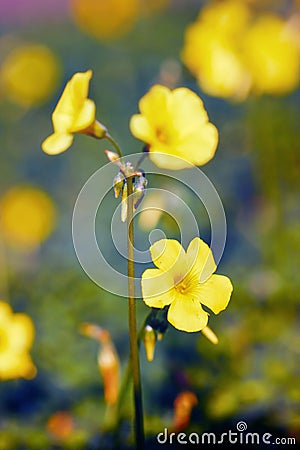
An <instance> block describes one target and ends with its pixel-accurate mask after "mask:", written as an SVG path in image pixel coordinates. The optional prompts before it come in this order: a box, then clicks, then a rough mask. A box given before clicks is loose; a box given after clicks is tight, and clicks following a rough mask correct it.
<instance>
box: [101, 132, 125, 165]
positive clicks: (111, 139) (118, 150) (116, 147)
mask: <svg viewBox="0 0 300 450" xmlns="http://www.w3.org/2000/svg"><path fill="white" fill-rule="evenodd" d="M105 139H107V140H108V141H109V142H110V143H111V144H112V145H113V146H114V148H115V150H116V152H117V153H118V155H119V157H120V159H121V160H122V157H123V156H122V152H121V149H120V147H119V145H118V143H117V142H116V141H115V140H114V138H113V137H112V136H111V135H110V134H109V133H106V135H105Z"/></svg>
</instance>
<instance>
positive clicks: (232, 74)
mask: <svg viewBox="0 0 300 450" xmlns="http://www.w3.org/2000/svg"><path fill="white" fill-rule="evenodd" d="M181 57H182V61H183V63H184V64H185V65H186V66H187V68H188V69H189V70H190V71H191V73H192V74H193V75H194V76H195V78H196V79H197V82H198V84H199V86H200V87H201V89H202V90H203V91H204V92H206V93H208V94H210V95H213V96H217V97H224V98H232V99H235V100H244V99H245V98H246V97H247V96H248V95H249V93H250V92H251V91H253V92H255V93H258V94H262V93H267V94H285V93H287V92H290V91H291V90H293V89H295V88H296V87H297V85H298V83H299V72H300V52H299V32H298V31H297V30H296V27H293V26H292V25H291V24H290V23H289V22H288V21H284V20H283V19H281V18H280V17H278V16H275V15H264V16H260V15H258V16H254V15H252V14H251V10H250V8H249V6H248V5H247V2H240V1H237V0H225V1H222V2H214V3H212V4H211V5H209V6H207V7H204V8H203V9H202V10H201V11H200V14H199V17H198V19H197V20H196V22H194V23H192V24H191V25H189V26H188V28H187V30H186V32H185V39H184V47H183V50H182V55H181Z"/></svg>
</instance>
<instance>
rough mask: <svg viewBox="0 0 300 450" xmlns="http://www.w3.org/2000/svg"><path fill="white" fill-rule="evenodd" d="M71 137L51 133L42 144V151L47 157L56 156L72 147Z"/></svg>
mask: <svg viewBox="0 0 300 450" xmlns="http://www.w3.org/2000/svg"><path fill="white" fill-rule="evenodd" d="M73 139H74V138H73V135H72V134H67V133H53V134H51V135H50V136H48V137H47V138H46V139H45V140H44V142H43V143H42V149H43V151H44V152H45V153H48V155H58V154H59V153H62V152H64V151H66V150H68V148H69V147H70V146H71V145H72V142H73Z"/></svg>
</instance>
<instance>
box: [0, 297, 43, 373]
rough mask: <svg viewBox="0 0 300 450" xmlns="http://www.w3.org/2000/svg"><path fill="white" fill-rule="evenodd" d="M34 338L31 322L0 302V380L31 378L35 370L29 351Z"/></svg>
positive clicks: (25, 316)
mask: <svg viewBox="0 0 300 450" xmlns="http://www.w3.org/2000/svg"><path fill="white" fill-rule="evenodd" d="M33 338H34V327H33V323H32V320H31V319H30V317H28V316H27V315H26V314H21V313H17V314H14V313H13V311H12V309H11V307H10V306H9V305H8V304H7V303H5V302H3V301H0V379H1V380H10V379H14V378H20V377H23V378H33V377H34V376H35V374H36V368H35V366H34V364H33V363H32V360H31V358H30V355H29V353H28V352H29V350H30V348H31V346H32V342H33Z"/></svg>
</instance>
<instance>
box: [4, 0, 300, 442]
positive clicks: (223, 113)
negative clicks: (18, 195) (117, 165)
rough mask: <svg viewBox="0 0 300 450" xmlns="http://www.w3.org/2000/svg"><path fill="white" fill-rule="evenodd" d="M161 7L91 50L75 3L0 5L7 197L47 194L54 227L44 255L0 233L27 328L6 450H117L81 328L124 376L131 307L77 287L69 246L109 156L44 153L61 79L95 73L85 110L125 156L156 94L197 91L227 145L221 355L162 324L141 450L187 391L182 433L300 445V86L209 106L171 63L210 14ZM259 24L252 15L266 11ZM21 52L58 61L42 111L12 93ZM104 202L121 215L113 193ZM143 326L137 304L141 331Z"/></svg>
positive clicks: (220, 154)
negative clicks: (53, 423)
mask: <svg viewBox="0 0 300 450" xmlns="http://www.w3.org/2000/svg"><path fill="white" fill-rule="evenodd" d="M39 3H40V4H39ZM71 3H72V2H71ZM73 3H74V4H76V3H79V2H78V1H77V2H73ZM116 3H118V2H116ZM119 3H120V4H121V3H122V2H119ZM155 3H156V5H155ZM159 3H161V4H159ZM164 3H165V4H164ZM167 3H168V2H147V1H146V0H145V1H144V2H143V7H140V10H139V13H138V14H137V15H136V16H134V19H132V17H131V19H126V21H127V22H126V26H125V28H124V30H123V29H122V27H121V25H120V24H117V26H116V29H117V30H119V31H120V33H119V35H115V34H116V33H115V31H112V32H111V34H109V35H106V36H98V37H96V36H93V35H91V34H89V33H87V32H86V30H85V29H84V27H81V28H80V27H78V25H77V22H78V21H77V22H76V21H75V20H74V5H73V10H72V8H71V6H72V5H71V6H70V2H67V1H64V2H63V1H60V2H53V1H50V0H49V1H44V2H35V1H33V0H27V1H25V2H18V1H16V0H15V1H5V0H1V4H0V8H1V14H0V26H1V35H0V58H1V60H0V63H1V68H0V70H1V71H2V75H1V77H2V78H1V87H0V158H1V160H0V167H1V177H0V192H1V196H5V194H6V193H7V192H8V191H9V190H10V189H12V188H14V187H16V186H21V187H22V186H28V185H30V186H33V187H35V188H36V189H38V190H42V191H44V192H46V193H47V195H48V196H49V197H50V198H51V199H52V202H53V205H54V208H55V210H56V220H55V221H54V219H51V220H53V224H52V225H51V226H50V229H49V233H48V235H47V236H44V237H41V239H40V241H41V242H37V243H35V244H32V245H29V246H26V243H25V245H23V246H22V245H18V242H17V241H15V242H11V241H10V240H9V239H6V238H5V233H4V234H3V235H2V239H1V258H0V261H1V276H0V282H1V285H0V297H1V299H2V300H3V301H6V302H8V303H10V304H11V306H12V308H13V310H14V311H15V312H25V313H26V314H28V315H29V316H30V317H31V318H32V320H33V323H34V326H35V331H36V334H35V339H34V344H33V347H32V350H31V352H30V354H31V356H32V360H33V362H34V364H35V366H36V368H37V374H36V376H35V378H33V379H31V380H24V379H16V380H3V381H2V382H1V384H0V399H1V400H0V450H11V449H43V450H46V449H50V448H74V449H97V448H101V449H102V448H103V449H104V448H105V449H109V448H114V445H115V443H114V442H115V441H114V436H113V433H112V432H111V431H109V430H108V429H107V414H108V413H107V411H106V405H105V402H104V399H103V382H102V380H101V377H100V374H99V371H98V368H97V360H96V357H97V351H98V344H97V343H96V342H94V341H92V340H89V339H87V338H86V337H84V336H82V335H81V334H80V332H79V327H80V325H81V323H82V322H85V321H87V322H93V323H97V324H98V325H100V326H102V327H104V328H105V329H107V330H108V331H109V332H110V334H111V337H112V339H113V342H114V343H115V346H116V348H117V350H118V353H119V356H120V360H121V365H122V372H123V371H124V368H125V366H126V361H127V357H128V353H129V343H128V326H127V319H126V316H127V305H126V301H125V300H124V299H123V298H119V297H115V296H113V295H112V294H110V293H108V292H105V291H104V290H102V289H101V288H100V287H98V286H97V285H95V284H94V283H93V282H92V281H91V280H90V279H89V278H88V277H87V276H86V275H85V273H84V272H83V270H82V269H81V267H80V265H79V263H78V260H77V258H76V255H75V252H74V249H73V244H72V236H71V220H72V212H73V207H74V204H75V201H76V198H77V196H78V194H79V192H80V189H81V188H82V186H83V184H84V183H85V182H86V180H87V179H88V178H89V177H90V176H91V175H92V174H93V173H94V171H95V170H96V169H98V168H99V167H101V166H102V165H103V164H105V163H106V162H107V159H106V157H105V154H104V151H103V150H104V149H105V148H108V147H109V145H108V144H107V143H104V142H101V141H100V142H98V141H96V140H92V139H87V138H86V137H85V136H81V135H77V136H76V139H75V142H74V144H73V146H72V148H71V149H70V150H69V151H67V152H66V153H63V154H61V155H59V156H56V157H51V156H48V155H46V154H44V153H43V152H42V150H41V148H40V145H41V142H42V140H43V139H44V138H45V137H46V136H47V135H49V134H50V133H51V112H52V111H53V109H54V107H55V104H56V102H57V99H58V98H59V96H60V94H61V92H62V89H63V86H64V85H65V83H66V81H67V80H69V79H70V78H71V76H72V75H73V74H74V73H75V72H77V71H85V70H87V69H89V68H91V69H92V70H93V78H92V82H91V87H90V95H89V97H90V98H93V99H94V100H95V102H96V105H97V118H98V119H100V120H101V122H103V123H104V124H105V125H106V126H107V127H108V128H109V130H110V132H111V134H112V135H113V136H114V137H115V139H116V140H117V141H118V142H119V144H120V145H121V147H122V149H123V150H124V152H125V153H127V154H130V153H132V152H140V151H141V150H142V143H140V142H138V141H136V140H135V139H134V138H133V137H132V136H131V135H130V132H129V128H128V122H129V118H130V116H131V115H132V114H133V113H135V112H137V103H138V100H139V99H140V97H141V96H142V95H144V93H145V92H146V91H147V90H148V89H149V88H150V87H151V85H153V84H154V83H162V84H169V85H170V87H175V86H186V87H189V88H191V89H193V90H195V91H196V92H197V93H198V94H199V95H200V96H201V98H202V99H203V101H204V104H205V107H206V109H207V111H208V114H209V117H210V120H211V121H212V122H213V123H214V124H215V125H216V126H217V127H218V129H219V133H220V142H219V147H218V151H217V153H216V156H215V158H214V159H213V160H212V161H211V162H210V163H209V164H207V165H206V166H204V167H203V168H202V170H203V171H204V173H205V174H206V175H207V176H208V177H209V178H210V180H211V181H212V182H213V183H214V185H215V187H216V189H217V191H218V192H219V194H220V197H221V199H222V202H223V205H224V209H225V211H226V217H227V223H228V237H227V244H226V248H225V253H224V256H223V259H222V261H221V263H220V266H219V268H218V272H219V273H223V274H225V275H227V276H229V277H230V278H231V280H232V282H233V285H234V292H233V296H232V300H231V302H230V304H229V306H228V308H227V310H226V311H225V312H224V313H222V314H221V315H219V316H217V317H215V316H211V317H210V323H209V325H210V326H211V328H212V329H213V330H214V331H215V333H216V334H217V335H218V337H219V340H220V342H219V344H218V345H216V346H213V345H212V344H211V343H210V342H209V341H208V340H206V339H205V337H204V336H203V335H202V334H201V333H190V334H189V333H184V332H179V331H177V330H175V329H174V328H172V327H171V326H170V327H169V329H168V331H167V333H166V335H165V337H164V339H163V341H162V342H159V343H158V344H157V346H156V352H155V359H154V361H153V362H152V363H149V362H148V361H147V360H146V358H145V355H144V349H143V348H141V366H142V369H141V370H142V381H143V396H144V409H145V428H146V435H147V445H148V447H147V448H149V449H150V448H156V445H158V444H156V439H155V436H156V435H157V433H159V432H161V431H163V429H164V428H165V427H168V428H171V427H172V423H173V418H174V400H175V398H176V397H177V396H178V394H180V392H182V391H185V390H189V391H192V392H193V393H194V394H196V396H197V398H198V404H197V406H195V408H194V409H193V411H192V415H191V419H190V423H189V425H188V428H187V432H188V431H189V432H191V431H196V432H198V433H202V432H204V431H214V432H220V433H221V432H226V431H227V430H228V429H229V428H231V429H233V430H235V429H236V428H235V427H236V423H237V422H238V421H239V420H243V421H245V422H246V423H247V424H248V430H249V431H253V432H261V433H264V432H269V433H272V434H273V436H284V437H288V436H296V435H297V432H299V429H300V415H299V395H300V394H299V388H298V386H299V378H298V377H299V364H298V362H299V348H300V338H299V325H298V324H297V310H298V308H299V307H298V304H299V292H300V277H299V273H298V272H299V266H300V265H299V263H300V261H299V259H300V256H299V255H300V226H299V225H300V224H299V218H300V209H299V193H300V192H299V190H300V189H299V187H300V186H299V169H300V156H299V155H300V148H299V142H300V140H299V133H300V130H299V89H297V90H293V91H292V92H290V93H288V94H286V95H282V96H271V95H261V96H257V95H256V96H255V95H250V96H249V97H248V98H247V99H246V100H245V101H243V102H240V103H236V102H232V101H230V100H225V99H220V98H217V97H212V96H209V95H207V94H206V93H205V92H203V91H201V90H200V88H199V86H198V85H197V83H196V81H195V79H194V77H193V76H192V75H191V74H190V73H189V71H188V70H187V69H186V68H185V67H183V66H182V63H181V61H180V53H181V50H182V46H183V40H184V32H185V29H186V27H187V26H188V24H190V23H191V22H193V21H194V20H195V18H196V16H197V14H198V11H199V9H200V8H201V7H202V6H203V5H204V4H207V3H210V2H201V1H196V0H194V1H192V0H189V1H179V0H177V1H175V0H174V1H171V2H170V3H168V4H167ZM249 3H253V2H249ZM254 3H255V2H254ZM120 4H119V7H120ZM153 5H154V6H153ZM264 7H265V8H266V9H268V11H271V10H273V11H276V13H277V12H278V11H279V12H280V13H282V14H285V13H286V12H287V11H288V12H290V11H294V13H295V14H299V11H298V12H297V10H296V7H297V2H276V1H275V2H265V4H264ZM70 8H71V12H70ZM116 11H118V8H117V9H116ZM254 11H255V13H256V14H259V13H260V11H259V8H258V10H254ZM116 14H117V13H116ZM95 20H96V19H95ZM120 20H121V19H120ZM99 26H100V25H99ZM88 28H89V26H88ZM27 44H28V45H36V44H37V45H42V46H43V47H46V48H47V49H48V50H49V51H50V52H51V55H52V58H54V59H53V60H51V61H48V62H47V64H48V66H47V67H46V70H45V71H44V72H45V73H44V74H43V69H42V71H41V75H40V77H38V78H37V79H36V81H35V82H36V91H38V92H39V89H40V90H41V92H40V97H39V98H37V99H35V98H34V99H32V95H33V97H34V94H30V93H29V94H28V93H26V92H25V94H24V95H23V97H22V92H21V93H20V92H19V93H18V91H14V87H11V86H10V84H9V83H8V82H7V75H5V71H4V69H3V68H5V65H6V66H7V64H8V63H7V60H8V57H9V55H11V54H12V52H13V51H15V49H17V48H19V47H20V46H24V45H27ZM50 59H51V58H50ZM39 60H42V57H40V59H39ZM10 64H12V63H10ZM28 64H29V65H28V67H27V69H26V70H27V71H28V73H29V74H30V71H31V70H32V67H31V65H30V63H28ZM33 67H34V66H33ZM5 70H6V69H5ZM51 71H52V72H51ZM25 73H26V71H25ZM3 74H4V75H3ZM13 76H14V75H13V74H12V75H11V74H9V79H11V77H13ZM5 77H6V78H5ZM20 77H21V75H20ZM47 77H49V80H48V84H47ZM20 80H22V77H21V78H20ZM45 80H46V81H45ZM43 82H45V83H46V87H45V94H44V93H43V92H42V88H41V86H43ZM25 84H26V79H25V81H24V85H25ZM20 85H23V81H20ZM33 92H35V90H34V91H33ZM26 95H27V97H26ZM22 98H23V101H20V99H22ZM18 99H19V100H18ZM159 182H160V179H159V177H157V178H156V179H155V177H152V178H151V180H150V187H159V186H158V184H159ZM168 186H169V185H168ZM176 189H177V191H176V192H178V189H179V193H180V187H178V186H177V187H176ZM181 195H182V196H183V197H184V200H185V201H186V202H187V203H188V204H190V206H191V208H192V210H193V212H194V214H195V216H196V217H197V219H198V220H199V223H201V229H202V230H203V236H204V238H205V239H207V240H209V238H210V235H209V226H208V223H207V221H206V219H205V218H204V217H202V215H201V205H199V210H198V209H197V205H195V204H194V203H193V202H194V199H193V197H192V194H191V193H189V192H187V191H182V192H181ZM110 201H111V203H112V204H113V206H114V207H117V206H118V201H117V200H114V197H113V192H111V199H110ZM24 208H25V210H24V211H25V212H24V222H25V223H26V221H28V220H29V222H30V219H28V217H27V216H29V218H30V217H31V213H30V209H28V208H26V206H25V207H24ZM45 214H46V213H45ZM49 220H50V219H49ZM101 220H102V218H100V219H99V220H98V221H97V227H98V232H99V235H101ZM106 220H108V218H105V217H103V222H105V221H106ZM156 227H158V228H162V229H163V231H164V232H165V233H166V235H167V236H170V237H171V236H175V237H177V235H178V229H177V227H176V226H175V225H174V223H173V222H172V221H170V220H169V219H168V217H167V216H164V215H163V216H161V218H160V220H159V222H158V224H157V225H156ZM137 233H138V242H139V243H140V245H141V247H142V248H147V246H148V245H149V244H148V233H149V231H146V230H143V229H141V228H139V229H138V230H137ZM192 237H193V236H191V238H192ZM147 313H148V308H147V307H146V306H145V305H144V304H142V302H141V301H140V302H138V316H139V322H140V323H141V322H142V320H143V318H144V317H145V315H146V314H147ZM297 327H298V328H297ZM0 351H1V342H0ZM126 402H127V403H126V404H125V405H124V408H123V409H124V418H123V421H122V424H121V427H120V434H121V437H122V442H123V446H124V448H131V447H130V445H131V444H130V437H129V425H130V413H131V398H130V396H129V395H128V396H127V397H126ZM59 411H64V412H67V413H69V415H70V416H68V417H71V422H72V423H71V426H70V427H71V432H70V433H68V432H66V435H63V436H62V435H60V434H59V432H57V431H56V432H53V431H51V427H50V426H49V420H50V418H51V417H53V415H54V414H56V413H57V412H59ZM298 438H299V435H298ZM119 448H120V447H119ZM122 448H123V447H122Z"/></svg>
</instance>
